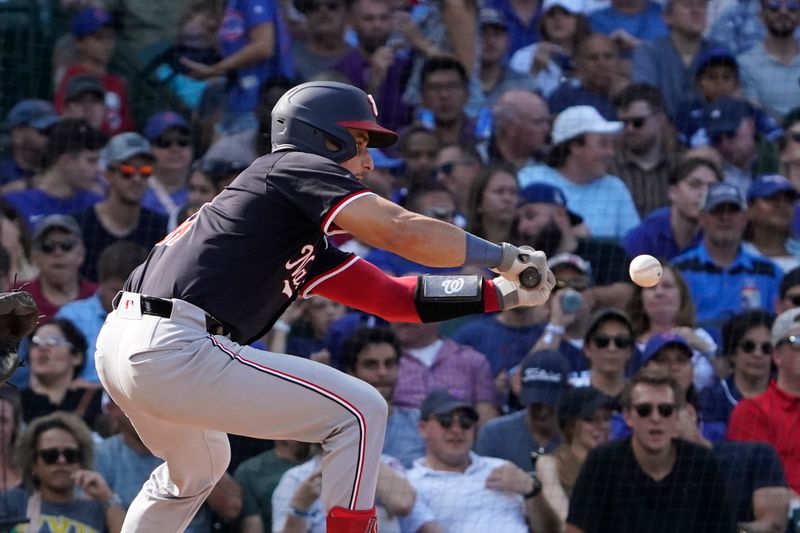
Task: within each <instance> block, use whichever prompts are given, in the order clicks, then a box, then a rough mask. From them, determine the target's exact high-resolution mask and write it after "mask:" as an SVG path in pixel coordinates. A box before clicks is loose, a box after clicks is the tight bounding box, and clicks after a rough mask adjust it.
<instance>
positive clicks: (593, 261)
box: [573, 238, 630, 287]
mask: <svg viewBox="0 0 800 533" xmlns="http://www.w3.org/2000/svg"><path fill="white" fill-rule="evenodd" d="M573 253H574V254H575V255H578V256H580V257H582V258H583V259H585V260H586V261H587V262H588V263H589V264H590V265H591V266H592V278H593V279H594V284H595V285H598V286H600V287H602V286H604V285H611V284H612V283H617V282H620V281H628V266H629V264H630V259H628V254H627V253H626V252H625V250H624V249H622V248H621V247H620V246H619V245H618V244H617V243H615V242H613V241H610V240H608V239H594V238H593V239H578V247H577V248H575V251H574V252H573Z"/></svg>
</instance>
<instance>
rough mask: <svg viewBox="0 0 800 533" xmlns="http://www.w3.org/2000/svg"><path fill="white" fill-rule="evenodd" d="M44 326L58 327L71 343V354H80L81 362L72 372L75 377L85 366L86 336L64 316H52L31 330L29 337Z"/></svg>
mask: <svg viewBox="0 0 800 533" xmlns="http://www.w3.org/2000/svg"><path fill="white" fill-rule="evenodd" d="M44 326H56V327H57V328H58V329H60V330H61V334H62V335H64V338H65V339H67V341H68V342H69V343H70V344H71V345H72V348H70V352H72V354H73V355H80V356H81V359H82V360H81V364H79V365H78V366H76V367H75V369H74V370H73V372H72V377H73V379H74V378H77V377H78V376H79V375H80V374H81V372H82V371H83V369H84V367H85V366H86V349H87V348H88V345H87V344H86V337H84V336H83V333H81V330H79V329H78V327H77V326H76V325H75V324H73V323H72V321H71V320H67V319H66V318H54V319H53V320H51V321H50V322H45V323H43V324H39V325H38V326H36V329H34V330H33V331H32V332H31V334H30V337H29V338H31V339H32V338H33V336H34V335H35V334H36V332H37V331H39V330H40V329H41V328H42V327H44ZM92 355H94V354H92Z"/></svg>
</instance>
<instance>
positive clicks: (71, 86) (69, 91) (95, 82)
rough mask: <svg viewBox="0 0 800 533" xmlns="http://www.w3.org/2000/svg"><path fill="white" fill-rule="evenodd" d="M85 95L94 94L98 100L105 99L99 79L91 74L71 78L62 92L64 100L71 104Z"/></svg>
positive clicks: (104, 91) (104, 92) (103, 89)
mask: <svg viewBox="0 0 800 533" xmlns="http://www.w3.org/2000/svg"><path fill="white" fill-rule="evenodd" d="M86 93H90V94H94V95H96V96H97V97H98V98H100V100H104V99H105V97H106V90H105V88H104V87H103V82H101V81H100V78H98V77H97V76H92V75H91V74H82V75H80V76H75V77H73V78H71V79H70V80H69V82H67V87H66V89H65V91H64V100H65V101H67V102H71V101H72V100H76V99H77V98H78V97H79V96H81V95H83V94H86Z"/></svg>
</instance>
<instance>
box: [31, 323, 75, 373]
mask: <svg viewBox="0 0 800 533" xmlns="http://www.w3.org/2000/svg"><path fill="white" fill-rule="evenodd" d="M30 359H31V361H30V363H31V374H33V375H34V376H36V377H37V378H39V379H45V380H48V381H50V380H53V379H57V378H62V377H64V376H72V374H73V371H74V370H75V367H77V366H78V365H80V364H81V362H82V357H81V356H80V355H77V354H74V353H73V351H72V345H71V344H70V343H69V341H68V340H67V339H66V338H65V337H64V333H63V332H62V331H61V328H59V327H58V326H56V325H54V324H47V325H44V326H42V327H40V328H39V329H37V330H36V331H35V332H34V334H33V341H31V350H30Z"/></svg>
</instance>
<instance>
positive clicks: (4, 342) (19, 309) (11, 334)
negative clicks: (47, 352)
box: [0, 291, 39, 384]
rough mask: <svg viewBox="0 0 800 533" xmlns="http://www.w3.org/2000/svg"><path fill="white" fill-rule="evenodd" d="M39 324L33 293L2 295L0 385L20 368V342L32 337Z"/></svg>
mask: <svg viewBox="0 0 800 533" xmlns="http://www.w3.org/2000/svg"><path fill="white" fill-rule="evenodd" d="M38 322H39V310H38V309H37V308H36V302H34V301H33V296H31V293H29V292H26V291H16V292H4V293H0V384H3V383H5V382H6V381H8V379H9V378H10V377H11V375H12V374H14V371H15V370H16V369H17V367H18V366H19V354H18V353H17V351H18V349H19V341H20V340H22V338H23V337H26V336H28V335H30V333H31V332H32V331H33V330H34V329H35V328H36V324H37V323H38Z"/></svg>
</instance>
